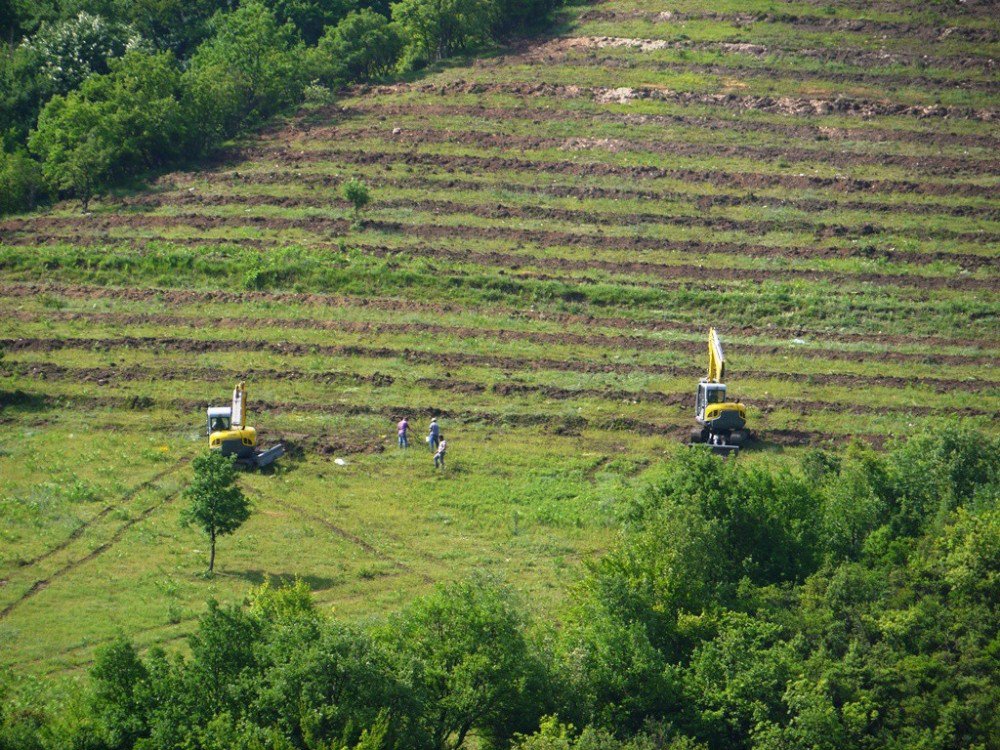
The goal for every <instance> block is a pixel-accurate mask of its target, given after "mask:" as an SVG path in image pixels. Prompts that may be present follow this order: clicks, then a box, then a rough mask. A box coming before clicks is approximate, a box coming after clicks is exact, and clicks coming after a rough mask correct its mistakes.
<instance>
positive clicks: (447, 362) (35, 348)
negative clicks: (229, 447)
mask: <svg viewBox="0 0 1000 750" xmlns="http://www.w3.org/2000/svg"><path fill="white" fill-rule="evenodd" d="M219 347H220V342H219V341H209V340H201V339H188V338H180V337H162V338H152V337H139V336H123V337H116V338H83V337H81V338H54V339H50V338H19V339H9V338H7V339H0V349H6V350H8V351H12V352H24V351H32V352H50V351H60V350H65V349H78V350H83V351H98V352H107V351H113V350H115V349H141V350H145V351H150V352H157V351H170V352H190V353H196V354H199V353H212V352H217V351H219ZM225 349H226V351H245V352H267V353H269V354H276V355H288V356H305V355H310V356H326V357H331V358H335V357H366V358H369V359H392V360H397V361H403V362H414V363H419V364H430V365H435V366H438V367H440V368H442V369H445V368H449V367H461V366H463V365H468V366H473V367H487V368H493V369H498V370H503V371H504V372H518V371H520V372H534V371H538V370H554V371H562V372H578V373H616V374H630V373H636V372H643V373H650V374H656V375H669V376H673V377H685V378H696V377H698V375H699V373H700V372H701V370H700V369H699V368H697V367H694V366H689V367H679V366H676V365H666V364H662V365H660V364H644V363H628V362H608V361H586V360H565V359H551V358H537V359H525V358H519V357H508V356H500V355H490V354H473V353H466V352H447V351H445V352H429V351H423V350H414V349H408V348H403V349H395V348H391V347H367V346H357V345H353V344H352V345H344V346H341V345H321V344H300V343H294V342H275V341H264V340H254V339H246V338H244V339H236V340H230V341H226V342H225ZM837 355H847V356H844V357H839V356H837ZM883 356H889V355H880V359H881V358H882V357H883ZM847 357H851V358H852V359H848V358H847ZM822 359H824V360H827V359H828V360H829V361H831V362H835V361H838V360H840V361H867V360H868V359H870V357H869V356H868V355H865V354H861V353H857V352H832V351H823V352H822ZM985 359H986V360H988V363H992V358H985ZM740 374H741V376H742V377H743V378H744V379H756V380H782V381H791V382H802V383H809V384H812V383H815V384H821V385H823V384H830V385H846V386H857V387H868V386H874V387H893V388H905V387H923V388H930V389H933V390H936V391H938V392H947V391H948V390H962V391H975V392H983V391H990V390H993V389H996V388H998V387H1000V381H995V380H986V379H981V378H971V377H970V378H962V379H955V378H933V377H926V376H913V375H905V376H904V375H885V376H873V375H858V374H853V373H799V372H789V371H787V370H782V371H770V370H741V372H740Z"/></svg>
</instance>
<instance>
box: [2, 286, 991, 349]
mask: <svg viewBox="0 0 1000 750" xmlns="http://www.w3.org/2000/svg"><path fill="white" fill-rule="evenodd" d="M40 295H57V296H59V297H63V298H65V299H77V300H81V299H82V300H95V299H110V300H124V301H128V302H157V303H168V304H170V305H174V306H181V305H198V304H225V305H232V304H241V303H245V302H252V303H259V302H266V303H269V304H293V305H310V306H313V305H314V306H316V307H320V308H327V307H354V308H372V309H375V310H385V311H390V312H409V311H422V312H429V313H441V312H445V313H452V312H471V313H483V314H487V315H495V316H506V317H512V318H519V319H524V320H537V321H549V322H551V321H555V322H559V323H564V324H568V325H582V326H587V327H603V328H615V329H622V330H635V329H638V330H645V331H650V332H655V331H681V332H684V333H691V334H703V333H704V332H705V329H704V326H702V325H701V324H700V323H699V324H690V323H685V322H681V321H674V320H668V319H665V318H662V317H661V318H657V319H656V320H633V319H630V318H621V317H608V316H600V317H599V316H594V315H576V314H572V313H561V312H541V311H536V310H533V309H532V310H522V309H517V308H504V309H503V310H496V309H481V308H472V309H470V308H465V307H459V306H455V305H451V304H448V303H447V302H441V303H431V302H420V301H417V300H399V299H388V298H371V297H364V298H361V297H348V296H344V295H331V294H313V293H303V292H261V291H240V292H228V291H224V290H221V289H213V290H194V289H162V288H149V287H125V288H122V287H105V286H94V285H85V284H51V283H45V284H25V283H21V284H0V298H3V297H12V298H18V297H22V298H23V297H38V296H40ZM317 323H320V321H317ZM309 324H310V325H311V324H312V321H310V323H309ZM731 330H732V335H733V337H734V338H735V336H736V334H737V333H738V334H740V335H742V336H743V337H744V338H747V337H752V336H766V337H769V338H783V339H791V338H797V337H803V336H806V337H809V338H813V339H815V340H816V341H829V342H832V343H852V344H861V343H871V342H872V341H873V339H874V336H873V335H872V334H865V333H844V332H838V333H835V334H831V333H829V332H823V331H815V330H812V329H809V328H805V327H797V328H780V327H774V326H765V327H757V326H751V325H746V326H742V327H740V328H737V329H731ZM878 340H879V341H880V342H881V343H883V344H885V345H893V344H903V345H918V346H929V347H941V346H966V347H983V346H985V345H987V344H995V343H996V342H995V341H992V340H984V339H983V338H968V339H963V338H949V337H944V336H899V335H897V336H885V335H882V334H879V335H878Z"/></svg>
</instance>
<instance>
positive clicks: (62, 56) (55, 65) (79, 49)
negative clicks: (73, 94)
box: [23, 11, 143, 94]
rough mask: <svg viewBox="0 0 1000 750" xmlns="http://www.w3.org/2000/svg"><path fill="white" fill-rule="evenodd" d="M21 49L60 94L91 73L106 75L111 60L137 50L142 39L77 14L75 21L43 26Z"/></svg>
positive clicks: (93, 17)
mask: <svg viewBox="0 0 1000 750" xmlns="http://www.w3.org/2000/svg"><path fill="white" fill-rule="evenodd" d="M23 46H24V47H25V48H26V49H27V50H29V51H31V52H34V53H36V55H37V58H36V59H37V63H36V64H37V65H38V68H39V73H40V74H41V75H43V76H45V77H47V78H48V79H49V80H50V81H51V82H52V86H53V90H54V91H55V92H56V93H59V94H65V93H67V92H68V91H71V90H72V89H74V88H76V87H77V86H79V85H80V84H81V83H82V82H83V81H85V80H86V79H87V78H88V77H89V76H90V75H91V74H93V73H107V72H108V70H109V69H110V67H109V66H110V62H111V60H112V59H113V58H116V57H121V56H122V55H124V54H125V53H126V52H127V51H128V50H134V49H140V48H141V47H142V46H143V40H142V37H140V36H139V34H138V33H137V32H136V30H135V29H133V28H131V27H130V26H128V25H126V24H121V23H113V22H109V21H107V20H106V19H104V18H102V17H101V16H96V15H93V14H91V13H87V12H86V11H80V12H79V13H78V14H77V15H76V16H75V17H73V18H67V19H65V20H62V21H59V22H57V23H52V24H48V23H47V24H43V26H42V28H41V29H39V31H38V33H37V34H35V35H34V36H32V37H30V38H29V39H26V40H25V41H24V43H23Z"/></svg>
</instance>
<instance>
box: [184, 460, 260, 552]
mask: <svg viewBox="0 0 1000 750" xmlns="http://www.w3.org/2000/svg"><path fill="white" fill-rule="evenodd" d="M184 496H185V498H187V500H188V501H189V503H190V504H189V505H188V507H187V508H185V509H184V513H183V515H182V517H181V519H182V522H183V523H184V524H185V525H190V524H194V525H196V526H198V528H200V529H201V530H202V531H204V532H205V533H206V534H207V535H208V538H209V542H210V544H211V551H210V556H209V560H208V570H209V572H211V571H213V570H214V569H215V541H216V538H217V537H220V536H226V535H228V534H232V533H233V532H234V531H236V529H238V528H239V527H240V526H242V525H243V522H244V521H246V520H247V519H248V518H249V517H250V503H249V501H248V500H247V498H246V496H245V495H244V494H243V491H242V490H241V489H240V488H239V487H238V486H236V469H235V468H234V466H233V457H232V456H224V455H222V453H221V452H220V451H209V452H208V453H205V454H203V455H201V456H199V457H198V458H196V459H195V460H194V480H193V481H192V482H191V484H190V485H188V488H187V489H186V490H185V491H184Z"/></svg>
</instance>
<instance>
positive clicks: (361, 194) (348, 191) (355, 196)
mask: <svg viewBox="0 0 1000 750" xmlns="http://www.w3.org/2000/svg"><path fill="white" fill-rule="evenodd" d="M343 192H344V198H346V199H347V200H349V201H350V202H351V205H352V206H354V219H355V221H357V219H358V218H359V217H360V215H361V210H362V209H363V208H364V207H365V206H367V205H368V204H369V203H370V202H371V199H372V197H371V193H370V192H369V191H368V186H367V185H366V184H365V183H363V182H362V181H361V180H348V181H347V182H345V183H344V187H343Z"/></svg>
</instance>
